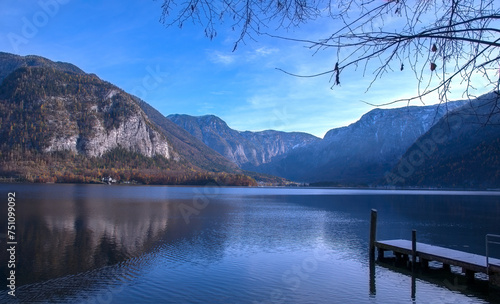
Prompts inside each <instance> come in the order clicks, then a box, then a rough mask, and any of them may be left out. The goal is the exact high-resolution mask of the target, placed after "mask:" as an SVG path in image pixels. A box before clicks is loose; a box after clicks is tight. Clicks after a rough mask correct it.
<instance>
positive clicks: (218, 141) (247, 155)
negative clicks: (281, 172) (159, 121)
mask: <svg viewBox="0 0 500 304" xmlns="http://www.w3.org/2000/svg"><path fill="white" fill-rule="evenodd" d="M167 118H168V119H170V120H171V121H173V122H174V123H176V124H177V125H179V126H180V127H182V128H184V129H185V130H186V131H188V132H189V133H190V134H191V135H193V136H194V137H196V138H197V139H199V140H201V141H203V142H204V143H205V144H206V145H207V146H209V147H210V148H212V149H214V150H215V151H217V152H219V153H220V154H222V155H223V156H224V157H226V158H227V159H229V160H231V161H232V162H234V163H235V164H237V165H238V166H240V167H241V168H243V169H246V170H253V169H255V168H257V167H259V166H260V165H262V164H266V163H269V162H271V161H272V160H273V159H275V158H276V157H277V156H280V155H283V154H287V153H289V152H290V151H292V150H294V149H297V148H300V147H303V146H306V145H308V144H311V143H313V142H316V141H319V140H320V139H319V138H317V137H315V136H313V135H311V134H307V133H300V132H280V131H273V130H267V131H262V132H249V131H246V132H239V131H236V130H233V129H231V128H229V127H228V125H227V124H226V123H225V122H224V121H223V120H222V119H220V118H219V117H216V116H214V115H205V116H199V117H194V116H189V115H179V114H175V115H169V116H167Z"/></svg>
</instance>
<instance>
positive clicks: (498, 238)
mask: <svg viewBox="0 0 500 304" xmlns="http://www.w3.org/2000/svg"><path fill="white" fill-rule="evenodd" d="M489 244H495V245H500V235H498V234H487V235H486V274H488V275H489V269H490V246H489Z"/></svg>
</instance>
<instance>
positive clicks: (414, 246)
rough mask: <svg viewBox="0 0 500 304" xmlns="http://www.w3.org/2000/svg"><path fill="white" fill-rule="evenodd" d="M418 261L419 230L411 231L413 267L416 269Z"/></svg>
mask: <svg viewBox="0 0 500 304" xmlns="http://www.w3.org/2000/svg"><path fill="white" fill-rule="evenodd" d="M416 263H417V230H415V229H413V230H412V231H411V269H412V270H415V264H416Z"/></svg>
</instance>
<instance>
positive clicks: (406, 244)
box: [375, 240, 500, 276]
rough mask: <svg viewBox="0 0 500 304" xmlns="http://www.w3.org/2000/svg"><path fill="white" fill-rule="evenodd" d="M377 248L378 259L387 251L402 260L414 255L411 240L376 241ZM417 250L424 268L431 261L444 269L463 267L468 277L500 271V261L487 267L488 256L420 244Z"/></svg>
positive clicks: (491, 262)
mask: <svg viewBox="0 0 500 304" xmlns="http://www.w3.org/2000/svg"><path fill="white" fill-rule="evenodd" d="M375 247H376V248H377V249H378V259H383V258H384V252H385V251H392V252H393V253H394V254H395V255H396V256H400V258H401V259H405V258H406V257H408V256H410V255H412V241H409V240H387V241H376V242H375ZM416 248H417V250H416V257H417V258H418V259H419V263H420V265H421V266H423V267H428V265H429V261H436V262H441V263H443V267H444V268H448V267H449V266H451V265H453V266H459V267H462V270H463V272H464V273H466V274H467V275H468V276H473V275H474V274H475V273H476V272H482V273H485V274H494V273H499V270H500V260H499V259H493V258H490V259H489V263H488V265H486V256H482V255H478V254H473V253H468V252H463V251H459V250H454V249H449V248H444V247H439V246H433V245H429V244H424V243H418V242H417V243H416Z"/></svg>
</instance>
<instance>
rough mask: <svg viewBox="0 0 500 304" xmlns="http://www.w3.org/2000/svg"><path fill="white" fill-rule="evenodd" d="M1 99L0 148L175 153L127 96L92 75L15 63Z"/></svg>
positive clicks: (88, 153) (97, 153) (1, 89)
mask: <svg viewBox="0 0 500 304" xmlns="http://www.w3.org/2000/svg"><path fill="white" fill-rule="evenodd" d="M0 100H2V103H1V105H0V107H1V113H2V128H1V131H0V132H1V133H0V134H1V138H2V150H7V149H11V148H12V147H19V148H21V149H24V150H27V149H31V148H35V149H37V150H38V151H40V152H52V151H71V152H74V153H78V154H81V155H85V156H89V157H93V156H102V155H103V154H105V153H106V152H108V151H110V150H112V149H115V148H118V147H121V148H124V149H126V150H128V151H132V152H137V153H139V154H142V155H144V156H148V157H153V156H156V155H161V156H163V157H165V158H167V159H171V158H172V159H173V158H178V156H177V155H176V153H175V152H173V149H172V146H171V145H170V144H169V143H168V140H167V138H166V137H165V136H164V135H163V134H162V133H160V132H159V131H158V129H157V128H156V126H154V125H153V124H152V123H151V122H150V121H149V120H148V118H147V116H146V115H145V113H144V112H143V111H142V110H141V109H140V107H139V106H138V105H137V104H136V103H135V102H134V101H133V99H132V98H131V96H130V95H128V94H126V93H125V92H123V91H122V90H120V89H118V88H117V87H115V86H113V85H111V84H110V83H107V82H104V81H102V80H100V79H99V78H98V77H97V76H94V75H87V74H68V73H67V72H65V71H61V70H56V69H52V68H45V67H22V68H18V69H17V70H15V71H14V72H12V73H11V74H9V75H8V76H7V77H6V78H5V79H4V80H3V82H2V85H1V87H0Z"/></svg>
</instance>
